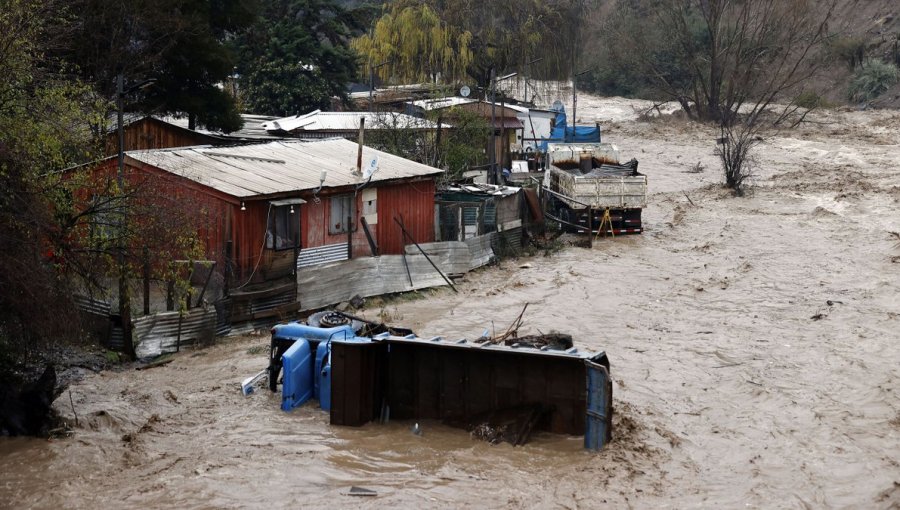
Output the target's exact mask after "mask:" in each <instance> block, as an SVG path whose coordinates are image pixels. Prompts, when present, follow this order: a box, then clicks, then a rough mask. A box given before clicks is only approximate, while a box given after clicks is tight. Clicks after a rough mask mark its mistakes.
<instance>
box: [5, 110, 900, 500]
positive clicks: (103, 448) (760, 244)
mask: <svg viewBox="0 0 900 510" xmlns="http://www.w3.org/2000/svg"><path fill="white" fill-rule="evenodd" d="M583 102H584V103H585V104H586V106H585V107H584V108H585V110H584V111H585V112H590V114H591V115H594V116H595V117H596V118H597V119H598V120H601V121H603V122H604V125H605V126H606V129H605V137H606V140H607V141H611V142H615V143H617V144H618V145H619V148H620V150H621V152H622V155H623V157H624V158H626V159H630V158H631V157H632V156H634V157H636V158H637V159H638V160H639V161H640V170H641V172H643V173H645V174H647V175H648V178H649V186H650V193H651V196H650V199H649V203H650V205H649V207H648V208H647V209H646V210H645V211H644V226H645V228H646V232H645V233H644V234H643V235H640V236H630V237H621V238H615V239H602V240H599V241H598V242H596V243H595V244H594V247H593V249H587V248H576V247H571V248H567V249H565V250H563V251H561V252H558V253H554V254H552V255H550V256H543V255H537V256H534V257H531V258H524V259H518V260H507V261H504V262H502V263H501V264H500V265H499V266H494V267H490V268H487V269H484V270H481V271H478V272H476V273H473V274H470V275H468V276H467V277H466V278H465V280H464V281H463V282H462V283H461V284H460V285H459V288H460V293H459V294H453V293H451V292H449V291H448V290H445V289H442V290H437V291H433V292H432V291H426V292H424V293H423V296H424V297H423V298H421V299H417V300H410V301H397V302H393V303H391V304H389V305H387V307H386V308H384V309H381V308H379V307H373V308H369V309H367V310H366V311H365V312H364V313H365V314H366V315H367V316H368V317H370V318H375V317H377V316H378V315H379V313H381V315H382V316H388V317H390V319H391V320H392V322H394V323H395V324H398V325H405V326H407V327H411V328H413V329H415V330H416V331H417V332H418V333H419V334H420V335H421V336H430V335H443V336H446V337H463V336H468V337H470V338H474V337H477V336H478V335H480V334H481V332H482V331H483V330H484V328H496V329H498V330H499V329H501V328H504V329H505V328H506V326H508V325H509V323H510V322H511V321H512V320H513V319H514V318H515V317H516V316H517V315H518V313H519V312H520V311H521V309H522V307H523V306H524V304H525V303H529V307H528V311H527V313H526V315H525V321H526V322H525V326H524V327H523V330H522V331H523V332H526V331H527V332H537V331H542V332H549V331H553V330H555V331H561V332H567V333H571V334H572V335H573V336H574V338H575V343H576V345H577V346H578V347H580V348H583V349H594V350H605V351H606V352H607V353H608V355H609V359H610V361H611V363H612V376H613V379H614V395H615V420H614V427H615V428H614V432H613V433H614V441H613V443H612V444H611V445H610V446H609V447H608V448H607V449H606V450H604V451H603V452H601V453H588V452H585V451H584V450H582V447H581V446H582V443H581V438H580V437H578V438H573V437H565V436H556V435H550V434H540V435H537V436H536V437H535V438H534V439H533V441H532V442H531V443H529V444H527V445H526V446H524V447H516V448H514V447H512V446H509V445H507V444H503V445H497V446H491V445H489V444H486V443H483V442H480V441H477V440H474V439H471V438H470V437H469V435H468V434H467V433H466V432H464V431H461V430H458V429H452V428H449V427H445V426H443V425H441V424H440V423H429V422H425V423H422V424H421V427H422V430H423V432H424V433H423V434H422V435H421V436H419V435H414V434H412V433H411V432H410V430H409V429H410V426H411V425H412V424H411V423H391V424H388V425H376V424H370V425H367V426H365V427H362V428H358V429H356V428H343V427H331V426H329V425H328V417H327V415H326V414H325V413H323V412H321V411H320V410H318V409H317V408H316V407H315V406H314V405H307V406H305V407H303V408H301V409H298V410H296V411H294V412H293V413H290V414H287V413H284V412H282V411H280V410H279V403H280V395H273V394H271V393H269V392H267V391H259V392H258V393H256V394H254V395H252V396H250V397H246V398H245V397H242V396H241V395H240V393H239V390H238V384H239V382H240V380H241V379H242V378H244V377H246V376H248V375H251V374H253V373H255V372H257V371H259V370H260V369H262V368H263V367H264V366H265V363H266V361H265V359H266V354H265V351H264V346H267V345H268V338H267V337H266V336H265V334H264V333H263V334H260V335H259V336H247V337H242V338H234V339H221V340H220V341H219V343H218V344H217V345H215V346H213V347H211V348H207V349H204V350H191V351H187V352H183V353H182V354H180V355H179V356H178V357H177V358H176V360H175V361H174V362H172V363H170V364H168V365H165V366H162V367H158V368H154V369H151V370H144V371H134V370H125V371H119V372H115V371H109V372H104V373H99V374H91V375H88V376H87V377H85V378H84V379H83V380H82V381H81V382H79V383H77V384H75V385H73V386H72V387H71V394H72V401H73V402H74V410H75V412H76V413H77V415H78V419H79V427H77V428H76V433H75V435H74V437H72V438H69V439H62V440H54V441H46V440H37V439H2V440H0V466H2V473H3V476H2V481H0V506H9V507H15V508H24V507H36V508H61V507H63V508H134V507H160V506H166V507H177V508H231V507H264V506H265V507H270V508H282V507H288V506H290V507H326V506H333V505H337V507H378V508H382V507H396V508H435V507H440V508H444V507H453V508H483V507H514V508H515V507H529V508H531V507H537V508H598V507H605V508H623V507H635V508H684V507H717V508H718V507H724V508H738V507H751V508H830V507H834V508H848V507H849V508H898V507H900V297H898V289H900V234H898V232H900V114H898V113H897V112H824V113H820V114H817V115H816V116H814V118H813V120H815V121H816V123H815V124H809V125H807V126H804V127H801V128H798V129H795V130H783V131H780V132H768V133H764V134H763V138H764V140H763V142H762V143H761V145H759V147H758V150H757V153H756V154H757V161H756V169H757V170H756V177H755V178H754V179H753V182H752V187H751V189H750V192H749V194H748V195H747V196H745V197H741V198H732V197H730V196H728V194H727V193H726V192H724V191H723V190H721V188H720V186H719V183H720V182H721V175H720V172H719V171H718V167H717V164H716V157H715V155H714V154H713V148H714V146H715V142H714V139H715V138H716V136H717V134H716V132H715V131H714V130H712V129H709V128H706V127H702V126H697V125H693V124H688V123H685V122H682V121H675V120H672V121H665V120H664V121H657V122H652V123H646V122H637V121H635V120H632V119H629V118H628V115H620V116H617V117H616V118H604V117H603V112H604V111H607V110H608V111H614V112H619V113H621V112H623V111H624V112H627V111H628V109H627V108H624V107H623V105H624V106H628V103H627V102H625V101H624V100H616V99H611V100H600V99H589V98H586V99H585V100H582V99H581V98H579V107H580V108H581V105H582V103H583ZM605 104H607V105H609V108H605V107H604V105H605ZM632 111H633V110H632ZM583 115H586V114H583ZM698 163H699V166H698ZM56 406H57V408H58V409H59V412H60V413H61V414H62V415H64V416H66V417H67V418H68V420H69V421H70V422H73V423H74V415H73V410H72V406H71V405H70V403H69V398H68V395H67V394H64V396H63V398H60V399H59V401H58V402H57V404H56ZM353 486H359V487H365V488H367V489H371V490H373V491H376V492H377V496H375V497H368V498H362V497H354V496H350V495H348V494H347V492H348V491H349V489H350V488H351V487H353Z"/></svg>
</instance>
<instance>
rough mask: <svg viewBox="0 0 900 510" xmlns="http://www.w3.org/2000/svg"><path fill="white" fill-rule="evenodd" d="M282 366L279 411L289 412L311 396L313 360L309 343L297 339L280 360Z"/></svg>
mask: <svg viewBox="0 0 900 510" xmlns="http://www.w3.org/2000/svg"><path fill="white" fill-rule="evenodd" d="M281 360H282V363H283V365H284V384H283V385H282V389H281V409H282V410H284V411H291V410H292V409H294V408H295V407H298V406H301V405H303V404H304V403H305V402H306V401H307V400H309V399H310V398H312V396H313V384H314V382H313V378H312V371H313V365H314V360H313V357H312V353H311V352H310V350H309V342H307V341H306V340H304V339H302V338H301V339H299V340H297V341H296V342H294V345H292V346H291V347H290V348H289V349H288V350H287V351H286V352H285V353H284V356H282V358H281Z"/></svg>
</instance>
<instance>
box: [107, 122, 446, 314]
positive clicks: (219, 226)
mask: <svg viewBox="0 0 900 510" xmlns="http://www.w3.org/2000/svg"><path fill="white" fill-rule="evenodd" d="M357 151H358V145H357V144H356V143H354V142H350V141H348V140H345V139H341V138H331V139H323V140H296V141H275V142H268V143H261V144H251V145H241V146H234V147H212V146H196V147H183V148H175V149H157V150H146V151H129V152H127V153H126V155H125V167H126V175H127V177H128V179H129V180H130V181H140V180H141V179H144V178H150V179H152V180H156V181H157V182H163V181H164V182H166V184H165V187H166V188H167V189H172V190H177V196H178V197H179V200H181V201H185V202H188V203H190V204H191V205H192V206H193V207H195V208H196V209H197V211H198V213H199V214H198V215H197V216H196V217H198V218H200V220H199V221H198V224H197V225H196V231H197V233H198V235H199V237H200V238H201V239H202V240H203V241H204V243H205V246H206V249H207V252H208V254H207V256H208V257H209V259H211V260H216V261H218V262H220V264H219V266H218V267H220V268H228V269H229V271H228V274H226V279H227V281H228V282H229V284H228V285H229V287H230V288H231V292H230V295H231V296H232V297H239V296H240V295H242V294H244V295H246V297H247V299H246V301H247V305H248V307H250V308H253V306H251V305H252V303H251V301H252V300H253V299H256V298H259V299H263V298H271V297H275V295H278V296H280V297H278V299H276V301H278V302H280V303H282V304H284V303H287V302H289V301H293V300H294V299H290V300H289V299H288V296H287V294H291V295H292V296H294V297H296V284H295V283H294V275H295V271H296V270H297V268H298V266H299V267H303V266H309V265H315V264H319V263H325V262H333V261H338V260H344V259H347V258H351V257H352V258H356V257H369V256H372V255H375V254H378V255H386V254H400V253H402V252H403V249H404V245H405V244H409V242H410V240H408V239H406V240H405V239H404V237H403V235H402V233H401V229H400V227H399V225H398V224H397V222H396V221H395V219H401V220H402V222H403V223H404V224H405V226H406V230H407V231H408V233H409V234H410V235H411V236H412V241H416V242H420V243H423V242H431V241H434V239H435V227H434V224H435V222H434V211H435V201H434V194H435V179H436V178H437V177H438V176H439V175H440V173H441V172H442V171H441V170H440V169H437V168H433V167H430V166H426V165H423V164H419V163H416V162H413V161H410V160H407V159H404V158H401V157H398V156H394V155H391V154H388V153H385V152H381V151H377V150H375V149H370V148H368V147H365V148H364V150H363V158H362V161H363V162H364V163H363V165H362V166H363V172H358V171H357ZM115 167H116V158H115V157H110V158H107V159H106V160H104V161H103V162H102V163H101V168H100V169H101V171H106V172H111V173H113V172H115ZM372 169H374V172H371V170H372ZM370 172H371V175H369V173H370ZM273 289H282V290H283V292H276V291H275V290H273ZM288 289H291V290H290V291H288ZM256 306H257V307H258V306H263V305H260V304H259V303H257V304H256ZM238 315H242V314H241V313H238ZM251 315H252V313H251ZM251 318H252V317H251ZM233 320H234V318H233Z"/></svg>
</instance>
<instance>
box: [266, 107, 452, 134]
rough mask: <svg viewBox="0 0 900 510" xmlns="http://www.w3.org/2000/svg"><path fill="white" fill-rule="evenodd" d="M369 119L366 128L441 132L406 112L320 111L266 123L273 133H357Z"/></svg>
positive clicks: (434, 126)
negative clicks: (361, 121) (364, 120)
mask: <svg viewBox="0 0 900 510" xmlns="http://www.w3.org/2000/svg"><path fill="white" fill-rule="evenodd" d="M361 118H365V119H366V125H365V127H366V129H367V130H368V129H379V128H380V127H384V128H400V129H408V128H415V129H437V124H435V123H434V122H431V121H429V120H425V119H419V118H416V117H413V116H411V115H406V114H405V113H394V112H323V111H320V110H316V111H313V112H310V113H307V114H305V115H295V116H293V117H284V118H281V119H276V120H271V121H268V122H264V123H263V124H262V127H263V128H264V129H265V130H267V131H269V132H299V133H302V132H303V131H354V130H357V129H359V119H361Z"/></svg>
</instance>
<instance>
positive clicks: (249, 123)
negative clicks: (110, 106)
mask: <svg viewBox="0 0 900 510" xmlns="http://www.w3.org/2000/svg"><path fill="white" fill-rule="evenodd" d="M146 118H152V119H156V120H158V121H160V122H165V123H166V124H171V125H173V126H176V127H179V128H181V129H187V130H190V131H194V132H196V133H200V134H203V135H207V136H211V137H215V138H220V139H222V140H231V139H234V140H235V141H244V140H277V139H279V138H280V137H279V136H277V135H273V134H271V133H268V132H266V130H265V129H264V128H263V127H262V124H263V123H264V122H268V121H271V120H275V119H276V118H277V117H272V116H269V115H254V114H247V113H242V114H241V118H243V119H244V126H243V127H242V128H241V129H238V130H237V131H232V132H231V133H228V134H225V133H222V132H220V131H210V130H208V129H203V128H196V129H190V128H189V127H188V126H189V125H190V123H189V119H188V118H187V117H178V116H175V115H148V114H144V113H134V112H126V113H125V114H124V115H123V125H124V126H128V125H130V124H132V123H135V122H138V121H141V120H144V119H146ZM106 125H107V131H108V132H110V133H113V132H115V131H116V129H118V118H117V114H116V113H111V114H110V115H109V116H108V117H107V124H106Z"/></svg>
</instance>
